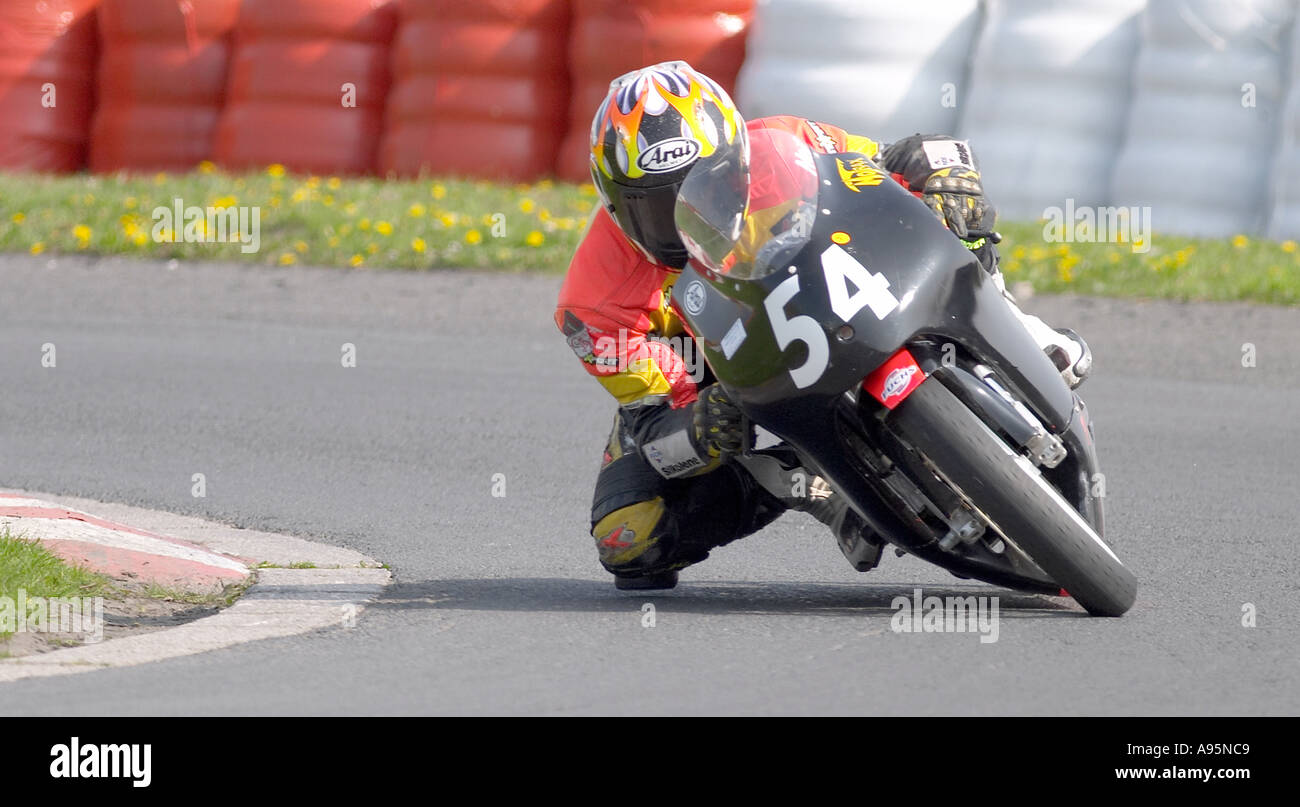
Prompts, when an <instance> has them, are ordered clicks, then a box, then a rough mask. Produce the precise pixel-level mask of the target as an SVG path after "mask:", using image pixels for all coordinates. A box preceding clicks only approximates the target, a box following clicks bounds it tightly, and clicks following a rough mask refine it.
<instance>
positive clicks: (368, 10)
mask: <svg viewBox="0 0 1300 807" xmlns="http://www.w3.org/2000/svg"><path fill="white" fill-rule="evenodd" d="M396 22H397V19H396V12H395V5H394V4H393V3H391V2H389V0H244V2H243V8H242V11H241V13H240V17H239V24H238V26H237V28H236V35H235V49H234V53H233V55H232V57H231V67H230V81H229V85H228V86H227V93H226V106H225V108H224V109H223V110H222V113H221V117H220V119H219V121H218V123H217V132H216V138H215V157H216V160H217V161H218V162H219V163H221V164H222V165H224V166H226V167H229V168H233V169H245V168H256V167H260V166H264V165H269V164H271V163H281V164H283V165H285V166H286V167H288V168H290V169H292V170H295V171H302V172H312V173H322V174H325V173H338V174H365V173H370V172H372V171H373V170H374V168H375V153H376V151H377V149H378V146H379V141H380V134H381V132H382V129H383V113H384V100H385V97H386V96H387V93H388V85H389V46H390V45H391V41H392V37H393V30H394V28H395V26H396ZM345 85H346V86H345Z"/></svg>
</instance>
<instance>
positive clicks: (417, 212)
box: [406, 202, 428, 219]
mask: <svg viewBox="0 0 1300 807" xmlns="http://www.w3.org/2000/svg"><path fill="white" fill-rule="evenodd" d="M427 212H428V208H427V207H425V206H424V205H422V204H420V203H419V202H416V203H415V204H413V205H411V206H410V207H408V208H406V215H408V216H410V217H411V218H413V219H418V218H421V217H422V216H424V214H425V213H427Z"/></svg>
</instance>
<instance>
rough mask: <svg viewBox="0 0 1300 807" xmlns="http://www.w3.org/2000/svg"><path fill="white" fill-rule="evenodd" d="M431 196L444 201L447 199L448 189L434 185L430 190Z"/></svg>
mask: <svg viewBox="0 0 1300 807" xmlns="http://www.w3.org/2000/svg"><path fill="white" fill-rule="evenodd" d="M429 195H430V196H432V197H433V198H434V199H442V198H444V197H446V195H447V189H446V188H444V187H443V186H441V185H434V186H433V187H432V188H429Z"/></svg>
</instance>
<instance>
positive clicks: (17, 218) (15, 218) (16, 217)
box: [9, 213, 27, 224]
mask: <svg viewBox="0 0 1300 807" xmlns="http://www.w3.org/2000/svg"><path fill="white" fill-rule="evenodd" d="M9 220H10V221H12V222H13V223H14V224H22V223H23V222H24V221H27V214H26V213H15V214H13V215H12V216H10V217H9Z"/></svg>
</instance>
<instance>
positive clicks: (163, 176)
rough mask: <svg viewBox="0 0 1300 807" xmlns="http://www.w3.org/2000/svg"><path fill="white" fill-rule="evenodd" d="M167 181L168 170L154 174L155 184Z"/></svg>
mask: <svg viewBox="0 0 1300 807" xmlns="http://www.w3.org/2000/svg"><path fill="white" fill-rule="evenodd" d="M166 181H167V172H166V171H159V172H158V173H156V174H154V175H153V184H155V185H161V184H163V183H164V182H166Z"/></svg>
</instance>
